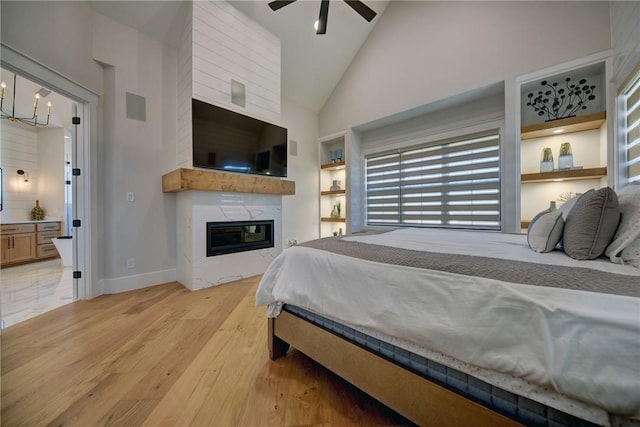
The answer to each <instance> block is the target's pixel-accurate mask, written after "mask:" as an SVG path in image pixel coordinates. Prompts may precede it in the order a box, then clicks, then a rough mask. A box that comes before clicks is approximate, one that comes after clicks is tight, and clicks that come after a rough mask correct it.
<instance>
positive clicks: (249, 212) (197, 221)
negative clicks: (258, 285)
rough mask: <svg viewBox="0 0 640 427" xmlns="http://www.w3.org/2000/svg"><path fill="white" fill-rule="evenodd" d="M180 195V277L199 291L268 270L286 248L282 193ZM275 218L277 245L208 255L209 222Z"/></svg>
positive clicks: (180, 193)
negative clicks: (283, 246) (284, 246)
mask: <svg viewBox="0 0 640 427" xmlns="http://www.w3.org/2000/svg"><path fill="white" fill-rule="evenodd" d="M176 196H177V204H176V206H177V215H176V217H177V218H176V219H177V230H178V235H177V244H178V248H177V254H178V260H177V271H176V276H177V280H178V281H179V282H180V283H182V284H183V285H184V286H185V287H187V288H188V289H190V290H192V291H195V290H198V289H204V288H209V287H211V286H216V285H220V284H223V283H227V282H231V281H234V280H239V279H243V278H246V277H251V276H255V275H258V274H262V273H264V271H265V270H266V268H267V266H268V265H269V264H270V263H271V261H273V259H274V258H275V257H276V256H277V255H278V254H280V252H282V196H280V195H266V194H249V193H223V192H209V191H183V192H179V193H177V194H176ZM260 219H264V220H273V222H274V247H273V248H267V249H258V250H253V251H245V252H237V253H233V254H226V255H218V256H213V257H207V253H206V245H207V233H206V230H207V222H225V221H251V220H260Z"/></svg>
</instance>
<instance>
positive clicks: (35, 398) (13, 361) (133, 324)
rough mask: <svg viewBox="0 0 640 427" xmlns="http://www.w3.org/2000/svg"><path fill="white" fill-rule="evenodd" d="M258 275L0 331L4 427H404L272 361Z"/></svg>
mask: <svg viewBox="0 0 640 427" xmlns="http://www.w3.org/2000/svg"><path fill="white" fill-rule="evenodd" d="M258 281H259V277H254V278H250V279H245V280H241V281H238V282H234V283H229V284H226V285H221V286H218V287H215V288H209V289H204V290H201V291H197V292H191V291H189V290H187V289H185V288H184V287H182V286H181V285H180V284H178V283H168V284H164V285H159V286H155V287H151V288H146V289H142V290H138V291H132V292H127V293H123V294H117V295H104V296H101V297H99V298H96V299H94V300H90V301H79V302H76V303H73V304H71V305H68V306H64V307H61V308H59V309H57V310H55V311H53V312H51V313H48V314H45V315H42V316H39V317H37V318H34V319H30V320H28V321H26V322H24V323H23V324H17V325H14V326H11V327H9V328H7V329H5V330H3V334H2V336H1V337H0V339H1V340H2V354H1V357H2V376H1V390H0V394H1V397H2V401H1V408H2V412H1V418H2V425H7V426H22V425H24V426H35V425H65V426H82V427H84V426H89V425H91V426H94V425H96V426H97V425H100V426H106V425H109V426H111V425H114V426H140V425H146V426H153V427H156V426H165V425H166V426H181V425H183V426H198V425H206V426H229V425H233V426H264V425H266V426H289V425H291V426H293V425H384V424H386V425H389V424H406V423H407V421H406V420H404V419H403V418H402V417H400V416H399V415H397V414H395V413H393V412H392V411H390V410H389V409H387V408H385V407H384V406H383V405H380V404H379V403H377V402H376V401H375V400H373V399H372V398H370V397H369V396H366V395H364V394H363V393H362V392H360V391H359V390H357V389H355V388H353V387H352V386H350V385H349V384H347V383H345V382H344V381H343V380H341V379H340V378H338V377H336V376H335V375H333V374H331V373H330V372H328V371H327V370H326V369H324V368H322V367H321V366H319V365H317V364H316V363H315V362H313V361H311V360H310V359H308V358H307V357H306V356H304V355H303V354H302V353H300V352H297V351H295V350H293V351H290V352H289V353H288V354H287V355H286V356H285V357H282V358H281V359H278V360H276V361H271V360H269V358H268V350H267V321H266V315H265V308H264V307H257V308H256V307H255V291H256V288H257V284H258Z"/></svg>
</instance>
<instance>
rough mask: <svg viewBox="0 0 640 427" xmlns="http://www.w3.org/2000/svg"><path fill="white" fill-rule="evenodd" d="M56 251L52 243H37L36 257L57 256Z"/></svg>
mask: <svg viewBox="0 0 640 427" xmlns="http://www.w3.org/2000/svg"><path fill="white" fill-rule="evenodd" d="M57 255H58V251H57V250H56V247H55V246H54V245H53V243H46V244H44V245H38V251H37V255H36V256H37V257H38V258H48V257H52V256H57Z"/></svg>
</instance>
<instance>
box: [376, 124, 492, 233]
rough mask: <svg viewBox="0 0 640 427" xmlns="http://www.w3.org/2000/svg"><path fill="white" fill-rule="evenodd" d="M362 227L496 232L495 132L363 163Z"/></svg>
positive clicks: (435, 143) (451, 140)
mask: <svg viewBox="0 0 640 427" xmlns="http://www.w3.org/2000/svg"><path fill="white" fill-rule="evenodd" d="M365 168H366V171H365V172H366V215H367V225H371V226H375V225H392V226H410V227H416V226H433V227H447V228H474V229H495V230H499V229H500V138H499V136H498V132H497V131H493V132H491V133H489V134H481V135H470V136H466V137H460V138H456V139H450V140H446V141H437V142H433V143H429V144H424V145H421V146H416V147H410V148H406V149H403V150H399V151H395V152H386V153H380V154H374V155H370V156H367V158H366V166H365Z"/></svg>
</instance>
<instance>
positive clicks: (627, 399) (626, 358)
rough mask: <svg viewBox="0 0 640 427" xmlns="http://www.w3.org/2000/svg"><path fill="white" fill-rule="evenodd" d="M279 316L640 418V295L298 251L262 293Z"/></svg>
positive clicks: (492, 239)
mask: <svg viewBox="0 0 640 427" xmlns="http://www.w3.org/2000/svg"><path fill="white" fill-rule="evenodd" d="M346 239H347V240H354V241H359V242H363V243H374V244H382V245H386V246H395V247H400V248H405V249H414V250H425V251H437V252H443V253H455V254H469V255H474V254H475V255H481V256H489V257H497V258H503V259H505V260H507V261H505V262H508V260H524V261H529V262H536V263H543V264H558V265H568V266H577V267H582V268H594V269H598V270H603V271H609V272H616V273H619V274H626V275H630V276H634V277H638V286H640V270H638V269H635V268H634V267H631V266H620V265H615V264H612V263H610V262H608V261H601V260H597V261H575V260H573V259H571V258H569V257H567V256H566V255H564V254H562V253H551V254H537V253H535V252H533V251H531V250H530V249H528V247H527V245H526V236H521V235H506V234H501V233H479V232H464V231H447V230H435V229H404V230H397V231H392V232H389V233H385V234H380V235H363V236H352V237H347V238H346ZM256 302H257V304H258V305H266V304H268V305H269V309H268V314H269V316H271V317H275V316H277V315H278V314H279V312H280V309H281V307H282V304H284V303H286V304H293V305H297V306H299V307H302V308H306V309H308V310H311V311H313V312H315V313H319V314H322V315H324V316H326V317H328V318H331V319H334V320H336V321H339V322H341V323H344V324H346V325H349V326H352V327H355V328H363V329H366V330H371V331H375V332H378V333H381V334H384V335H388V336H392V337H396V338H398V339H400V340H403V341H406V342H409V343H413V344H415V345H417V346H420V347H423V348H425V349H427V350H431V351H435V352H439V353H442V354H445V355H451V356H454V357H455V358H456V359H458V360H461V361H463V362H466V363H469V364H471V365H474V366H479V367H481V368H487V369H490V370H495V371H499V372H503V373H506V374H511V375H514V376H517V377H521V378H523V379H525V380H527V381H529V382H531V383H534V384H538V385H540V386H543V387H550V388H553V389H555V390H556V391H558V392H560V393H562V394H565V395H568V396H571V397H573V398H576V399H578V400H582V401H584V402H587V403H589V404H591V405H595V406H597V407H599V408H603V409H605V410H606V411H608V412H611V413H614V414H622V415H625V416H629V417H633V418H636V417H639V416H640V298H634V297H627V296H617V295H610V294H599V293H598V294H597V293H593V292H586V291H576V290H566V289H559V288H552V287H538V286H530V285H522V284H513V283H506V282H501V281H498V280H494V279H485V278H478V277H470V276H464V275H459V274H453V273H447V272H441V271H434V270H425V269H420V268H412V267H403V266H397V265H390V264H382V263H376V262H371V261H365V260H360V259H355V258H351V257H347V256H343V255H336V254H331V253H328V252H325V251H320V250H317V249H311V248H305V247H299V246H294V247H291V248H289V249H287V250H285V251H284V252H283V253H282V254H281V255H280V256H278V257H277V258H276V259H275V260H274V261H273V263H272V264H271V265H270V266H269V268H268V269H267V271H266V272H265V274H264V276H263V278H262V282H261V284H260V287H259V289H258V292H257V294H256Z"/></svg>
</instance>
